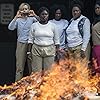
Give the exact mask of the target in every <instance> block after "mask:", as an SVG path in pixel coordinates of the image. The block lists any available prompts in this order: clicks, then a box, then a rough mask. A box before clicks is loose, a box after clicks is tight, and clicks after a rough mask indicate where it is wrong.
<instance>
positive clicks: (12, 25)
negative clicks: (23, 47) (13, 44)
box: [8, 18, 16, 30]
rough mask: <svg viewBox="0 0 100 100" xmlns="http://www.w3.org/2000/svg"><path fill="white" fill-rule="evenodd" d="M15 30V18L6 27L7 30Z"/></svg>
mask: <svg viewBox="0 0 100 100" xmlns="http://www.w3.org/2000/svg"><path fill="white" fill-rule="evenodd" d="M15 28H16V18H14V19H13V20H12V21H11V22H10V24H9V25H8V29H9V30H14V29H15Z"/></svg>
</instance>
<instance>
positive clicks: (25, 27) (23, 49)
mask: <svg viewBox="0 0 100 100" xmlns="http://www.w3.org/2000/svg"><path fill="white" fill-rule="evenodd" d="M36 18H37V15H36V14H35V13H34V11H33V10H30V5H29V4H28V3H22V4H21V5H20V6H19V10H18V11H17V14H16V16H15V17H14V19H13V20H12V21H11V22H10V24H9V26H8V29H9V30H15V29H17V37H18V38H17V47H16V76H15V81H18V80H20V79H21V78H22V77H23V71H24V66H25V61H26V55H27V44H28V43H27V42H28V36H29V31H30V27H31V25H32V23H34V22H36V21H37V19H36Z"/></svg>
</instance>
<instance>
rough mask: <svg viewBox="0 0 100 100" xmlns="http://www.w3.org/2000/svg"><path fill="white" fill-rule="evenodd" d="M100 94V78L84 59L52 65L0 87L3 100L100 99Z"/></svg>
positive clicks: (0, 97) (0, 95)
mask: <svg viewBox="0 0 100 100" xmlns="http://www.w3.org/2000/svg"><path fill="white" fill-rule="evenodd" d="M97 93H98V94H97ZM99 93H100V77H98V76H92V77H91V75H90V70H89V69H88V67H87V66H86V63H85V61H73V60H71V59H66V60H62V61H60V62H59V65H57V64H54V65H52V68H51V70H49V71H48V72H44V75H43V74H42V72H37V73H32V74H31V75H30V76H27V77H24V78H22V79H21V80H20V81H18V82H15V83H13V84H12V85H10V86H6V85H5V86H4V87H2V86H0V100H100V96H96V95H99ZM89 96H90V97H92V99H89V98H90V97H89ZM93 97H95V98H96V99H93Z"/></svg>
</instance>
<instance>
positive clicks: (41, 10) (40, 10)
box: [38, 7, 49, 15]
mask: <svg viewBox="0 0 100 100" xmlns="http://www.w3.org/2000/svg"><path fill="white" fill-rule="evenodd" d="M44 10H46V11H47V12H48V14H49V9H48V8H47V7H41V8H40V9H39V10H38V15H40V14H41V12H43V11H44Z"/></svg>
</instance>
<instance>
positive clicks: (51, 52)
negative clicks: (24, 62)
mask: <svg viewBox="0 0 100 100" xmlns="http://www.w3.org/2000/svg"><path fill="white" fill-rule="evenodd" d="M54 56H55V46H54V45H50V46H38V45H36V44H33V46H32V72H37V71H43V70H48V69H50V67H51V65H52V64H53V63H54Z"/></svg>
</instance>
